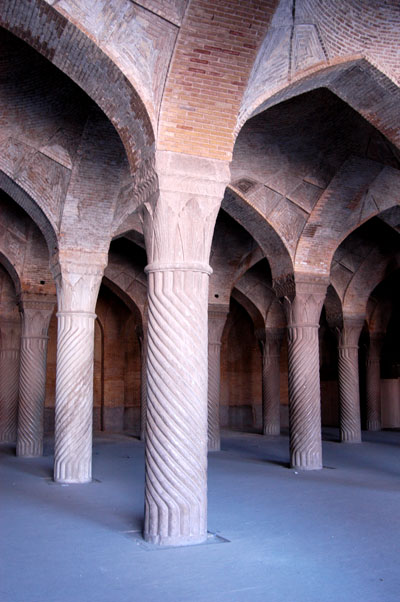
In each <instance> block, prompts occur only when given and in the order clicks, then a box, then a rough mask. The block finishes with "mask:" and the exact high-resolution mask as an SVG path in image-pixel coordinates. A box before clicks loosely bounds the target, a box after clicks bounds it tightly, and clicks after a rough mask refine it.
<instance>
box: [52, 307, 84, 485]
mask: <svg viewBox="0 0 400 602" xmlns="http://www.w3.org/2000/svg"><path fill="white" fill-rule="evenodd" d="M93 347H94V314H78V313H71V314H67V313H65V314H58V350H57V381H56V425H55V428H56V432H55V438H56V442H55V463H54V479H55V480H56V481H59V482H67V483H85V482H88V481H90V480H91V478H92V420H93V417H92V414H93Z"/></svg>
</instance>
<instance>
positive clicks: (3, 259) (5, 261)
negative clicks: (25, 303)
mask: <svg viewBox="0 0 400 602" xmlns="http://www.w3.org/2000/svg"><path fill="white" fill-rule="evenodd" d="M0 263H1V265H2V266H3V268H4V269H5V270H6V272H7V274H8V275H9V276H10V278H11V280H12V283H13V285H14V289H15V294H16V296H17V297H18V295H19V294H20V293H21V277H20V274H18V272H17V270H16V269H15V267H14V265H13V264H12V262H11V261H10V259H9V258H8V257H7V255H6V254H5V252H4V250H3V249H1V248H0Z"/></svg>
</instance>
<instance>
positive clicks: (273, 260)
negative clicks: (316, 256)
mask: <svg viewBox="0 0 400 602" xmlns="http://www.w3.org/2000/svg"><path fill="white" fill-rule="evenodd" d="M221 206H222V208H223V210H224V211H226V213H228V214H229V215H230V216H231V217H233V218H234V219H235V220H236V221H237V222H238V223H239V224H241V225H242V226H243V228H244V229H245V230H247V232H249V234H251V236H252V237H253V238H254V240H255V241H256V243H257V244H258V245H259V247H260V248H261V250H262V252H263V253H264V255H265V257H266V259H267V260H268V262H269V265H270V268H271V274H272V279H273V281H275V280H278V279H284V278H285V277H286V276H288V275H290V274H293V263H292V260H291V258H290V254H289V251H288V249H287V248H286V245H285V244H284V242H283V240H282V239H281V237H280V236H279V234H278V233H277V232H276V230H275V229H274V228H273V226H272V225H271V224H270V223H269V222H268V220H267V219H266V218H265V216H263V215H262V214H261V213H260V212H259V211H258V209H257V208H256V207H255V206H254V205H252V204H251V203H250V202H249V201H248V200H247V199H246V197H245V196H244V194H242V193H240V191H239V190H236V189H235V188H234V187H233V186H228V188H227V190H226V193H225V197H224V199H223V201H222V205H221Z"/></svg>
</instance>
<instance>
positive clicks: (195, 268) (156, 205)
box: [0, 0, 400, 545]
mask: <svg viewBox="0 0 400 602" xmlns="http://www.w3.org/2000/svg"><path fill="white" fill-rule="evenodd" d="M0 25H1V30H0V51H1V52H0V66H1V68H0V146H1V152H0V216H1V220H0V263H1V266H0V336H1V338H0V440H1V442H3V443H5V442H6V443H10V442H11V443H15V444H16V453H17V455H18V456H25V457H26V456H38V455H40V454H42V451H43V433H44V432H53V431H54V436H55V457H54V480H55V481H57V482H61V483H85V482H89V481H91V479H92V468H91V467H92V432H93V428H94V429H95V430H103V431H114V432H115V431H117V432H120V431H124V430H126V431H129V432H131V433H133V434H135V435H136V436H140V437H141V438H142V439H143V440H145V445H146V460H145V462H146V487H145V517H144V518H145V520H144V533H143V536H144V538H145V539H146V540H147V541H149V542H151V543H153V544H155V545H166V544H168V545H183V544H192V543H199V542H202V541H204V540H205V539H206V537H207V452H208V451H213V452H218V450H219V449H220V427H221V425H222V426H228V427H230V428H235V429H241V430H244V431H246V430H247V431H253V432H254V431H255V432H260V433H261V432H262V433H263V434H264V435H265V436H276V435H278V434H279V433H280V428H281V426H283V427H288V428H289V439H290V449H289V450H288V454H289V457H290V463H291V466H292V467H294V468H296V469H300V470H318V469H320V468H321V467H322V461H323V458H322V446H321V424H324V425H332V426H337V427H339V429H340V438H341V441H342V442H352V443H359V442H361V438H362V432H361V431H362V429H368V430H375V431H376V430H380V429H381V428H382V427H394V428H398V427H399V426H400V398H399V395H400V388H399V376H400V372H399V370H400V368H399V366H400V357H399V353H398V336H399V324H400V322H399V315H398V307H399V259H400V247H399V240H400V239H399V236H400V208H399V203H400V171H399V166H400V153H399V149H400V127H399V123H400V89H399V85H400V67H399V65H400V60H399V58H400V57H399V48H400V10H399V5H398V2H397V1H395V0H393V1H384V0H377V1H375V2H371V3H368V5H367V4H365V3H361V2H360V1H359V0H351V1H345V0H327V1H325V2H320V1H318V0H297V1H296V2H294V1H292V0H281V1H280V2H278V1H276V0H247V1H246V2H243V0H226V1H224V2H212V1H211V0H137V1H135V2H132V1H131V0H95V1H93V2H87V1H85V0H17V1H16V0H0ZM382 393H383V395H382Z"/></svg>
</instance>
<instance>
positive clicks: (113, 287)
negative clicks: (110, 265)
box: [102, 274, 143, 327]
mask: <svg viewBox="0 0 400 602" xmlns="http://www.w3.org/2000/svg"><path fill="white" fill-rule="evenodd" d="M102 283H103V284H104V286H106V287H107V288H108V289H109V290H110V291H111V292H113V293H114V294H115V295H116V296H117V297H118V298H119V299H120V300H121V301H122V302H123V303H124V305H125V306H126V307H127V308H128V309H129V311H130V312H131V313H132V314H133V316H134V318H135V322H137V323H138V324H139V325H140V326H141V327H142V325H143V309H142V307H141V306H140V303H138V302H137V300H136V299H134V297H133V295H132V294H131V293H130V292H127V291H126V290H124V289H123V288H122V287H121V286H120V285H119V284H118V283H117V282H115V281H114V280H113V279H112V275H111V274H107V275H104V276H103V281H102Z"/></svg>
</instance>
